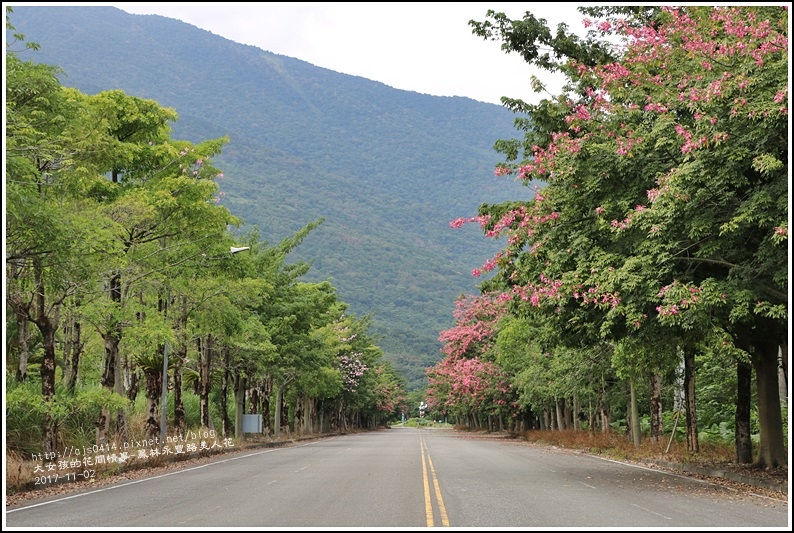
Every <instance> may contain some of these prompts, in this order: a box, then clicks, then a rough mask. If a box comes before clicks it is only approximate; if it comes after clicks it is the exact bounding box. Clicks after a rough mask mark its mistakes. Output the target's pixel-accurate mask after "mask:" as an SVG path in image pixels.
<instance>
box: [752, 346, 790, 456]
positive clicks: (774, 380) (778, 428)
mask: <svg viewBox="0 0 794 533" xmlns="http://www.w3.org/2000/svg"><path fill="white" fill-rule="evenodd" d="M777 355H778V344H777V343H776V342H775V341H774V340H770V339H768V338H766V339H760V340H758V341H757V343H756V350H755V352H754V353H753V367H754V368H755V378H756V389H757V391H756V392H757V395H758V426H759V429H760V433H761V435H760V437H761V439H760V442H759V446H758V458H757V460H756V463H757V464H758V465H759V466H764V467H772V468H775V467H778V466H783V465H786V464H788V455H787V450H786V446H785V440H784V437H783V418H782V415H781V410H780V395H779V394H778V380H779V377H778V364H777Z"/></svg>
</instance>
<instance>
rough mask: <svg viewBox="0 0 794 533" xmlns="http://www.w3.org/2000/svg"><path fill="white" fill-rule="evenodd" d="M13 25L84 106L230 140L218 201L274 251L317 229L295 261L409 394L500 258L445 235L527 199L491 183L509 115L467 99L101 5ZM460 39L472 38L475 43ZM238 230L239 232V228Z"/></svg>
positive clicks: (465, 237)
mask: <svg viewBox="0 0 794 533" xmlns="http://www.w3.org/2000/svg"><path fill="white" fill-rule="evenodd" d="M10 21H11V23H12V24H13V25H14V26H15V28H16V30H17V31H18V32H19V33H22V34H24V35H25V37H26V39H27V40H28V41H33V42H36V43H38V44H39V45H40V50H39V51H37V52H25V53H24V54H22V55H21V57H22V58H23V59H31V60H34V61H36V62H40V63H48V64H53V65H57V66H58V67H60V68H61V69H63V72H64V73H63V75H62V76H61V81H62V83H63V84H64V85H67V86H72V87H76V88H78V89H79V90H81V91H83V92H86V93H88V94H94V93H97V92H101V91H105V90H110V89H121V90H123V91H125V92H127V93H128V94H130V95H134V96H138V97H141V98H149V99H153V100H156V101H157V102H158V103H160V104H161V105H163V106H167V107H172V108H174V109H176V110H177V112H178V113H179V117H180V118H179V121H178V122H177V123H175V124H174V125H173V130H174V136H175V137H178V138H183V139H186V140H190V141H193V142H199V141H202V140H206V139H211V138H217V137H221V136H224V135H228V136H229V138H230V143H229V144H228V145H227V146H226V147H225V148H224V151H223V153H222V154H220V155H219V156H217V157H216V158H215V159H214V164H215V165H216V166H217V167H218V168H220V169H222V170H223V173H224V177H223V178H222V179H220V181H219V183H220V187H221V190H222V192H223V196H222V203H223V204H224V205H226V206H227V207H228V208H229V209H230V210H231V211H232V212H233V213H234V214H236V215H238V216H240V217H241V218H243V219H244V220H245V222H246V228H248V227H251V226H257V227H259V228H260V233H261V235H262V237H263V238H264V239H266V240H267V241H269V242H271V243H272V242H277V241H279V240H281V239H282V238H284V237H287V236H289V235H291V234H292V233H294V232H295V231H297V230H298V229H300V228H301V227H303V226H305V225H306V224H307V223H309V222H312V221H315V220H317V219H320V218H323V219H324V223H323V224H322V225H320V226H319V227H318V228H317V229H315V230H314V231H312V232H311V233H310V234H309V235H308V237H307V238H306V239H305V240H304V242H303V243H302V244H301V246H300V247H298V249H297V250H296V251H295V252H294V253H293V255H294V258H295V260H306V261H310V262H311V263H312V268H311V270H310V271H309V274H308V275H307V277H308V278H309V279H312V280H320V279H327V278H331V279H332V280H333V283H334V285H335V286H336V287H337V289H338V292H339V296H340V298H341V299H342V300H344V301H346V302H348V303H349V304H350V311H351V312H353V313H355V314H358V315H363V314H370V313H371V314H373V315H374V323H373V328H374V330H375V331H374V333H376V334H377V335H379V336H380V341H379V342H380V345H381V347H382V348H383V350H384V353H385V355H386V357H387V358H388V359H390V360H391V361H392V362H394V364H395V366H396V367H397V368H398V369H400V370H401V371H402V372H403V374H404V375H405V376H406V379H407V381H408V384H409V387H411V388H415V387H419V386H421V385H422V384H423V380H424V368H425V367H426V366H429V365H431V364H434V363H435V362H436V361H437V360H438V359H440V352H439V348H440V344H439V342H438V333H439V331H440V330H442V329H445V328H447V327H449V326H451V325H452V311H453V309H454V299H455V297H457V296H458V295H460V294H463V293H471V292H476V282H477V280H476V279H474V278H472V276H471V274H470V273H471V270H472V269H473V268H475V267H478V266H480V265H481V264H482V263H483V262H484V261H485V259H487V258H488V257H490V256H491V255H492V254H493V253H494V252H495V251H496V250H497V244H501V243H493V242H489V241H487V240H486V239H484V237H483V236H482V235H481V233H480V232H479V230H478V229H477V228H475V227H469V226H465V227H463V228H460V229H452V228H450V227H449V222H450V221H451V220H453V219H455V218H457V217H461V216H472V215H474V214H475V213H476V210H477V206H478V205H479V204H481V203H483V202H489V203H490V202H501V201H504V200H507V199H516V198H529V197H531V191H530V190H529V189H527V188H523V187H521V186H520V185H519V184H517V183H514V182H512V181H511V180H510V178H498V177H495V176H494V173H493V168H494V165H495V164H496V163H497V162H498V161H499V160H500V158H499V157H498V156H497V154H496V152H495V151H494V150H493V144H494V142H495V141H496V140H497V139H500V138H509V137H513V133H514V130H513V120H514V118H515V117H514V115H513V114H512V112H510V111H508V110H506V109H504V108H502V107H500V106H496V105H493V104H488V103H483V102H477V101H475V100H472V99H469V98H463V97H437V96H430V95H425V94H420V93H415V92H411V91H403V90H398V89H394V88H391V87H389V86H387V85H385V84H383V83H380V82H376V81H372V80H367V79H365V78H361V77H358V76H350V75H346V74H341V73H338V72H334V71H332V70H328V69H324V68H321V67H317V66H314V65H311V64H309V63H307V62H305V61H301V60H299V59H295V58H290V57H286V56H281V55H277V54H273V53H271V52H267V51H264V50H261V49H259V48H256V47H253V46H248V45H243V44H239V43H235V42H233V41H231V40H228V39H225V38H223V37H220V36H217V35H215V34H212V33H211V32H208V31H205V30H201V29H199V28H196V27H195V26H192V25H190V24H186V23H183V22H180V21H177V20H174V19H169V18H166V17H161V16H157V15H131V14H128V13H126V12H124V11H122V10H120V9H116V8H113V7H96V6H80V7H71V6H68V7H67V6H47V7H38V6H36V7H34V6H18V7H14V12H13V13H12V14H11V16H10ZM472 38H475V37H474V36H473V37H472ZM246 228H243V230H245V229H246Z"/></svg>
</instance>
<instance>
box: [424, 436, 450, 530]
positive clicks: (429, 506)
mask: <svg viewBox="0 0 794 533" xmlns="http://www.w3.org/2000/svg"><path fill="white" fill-rule="evenodd" d="M419 447H420V449H421V450H422V479H423V480H424V484H425V516H426V517H427V527H433V526H434V525H435V519H434V518H433V501H432V497H431V493H430V481H429V479H428V477H427V470H428V467H429V468H430V474H431V475H432V476H433V487H434V488H435V492H436V502H438V511H439V513H440V514H441V525H443V526H447V527H449V518H448V517H447V508H446V507H444V498H442V497H441V489H440V488H439V487H438V478H437V477H436V470H435V468H433V461H431V460H430V453H429V452H428V451H427V444H425V439H424V437H423V436H422V433H421V432H420V433H419Z"/></svg>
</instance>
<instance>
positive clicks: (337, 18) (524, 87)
mask: <svg viewBox="0 0 794 533" xmlns="http://www.w3.org/2000/svg"><path fill="white" fill-rule="evenodd" d="M72 5H80V3H75V4H72ZM86 5H87V4H86ZM91 5H100V4H99V3H94V4H91ZM104 5H108V4H104ZM109 5H113V6H115V7H118V8H120V9H123V10H124V11H126V12H128V13H134V14H157V15H163V16H166V17H170V18H175V19H179V20H182V21H183V22H187V23H188V24H192V25H194V26H197V27H199V28H202V29H205V30H208V31H211V32H212V33H214V34H216V35H220V36H222V37H225V38H227V39H231V40H233V41H235V42H238V43H243V44H248V45H252V46H256V47H258V48H261V49H263V50H267V51H270V52H274V53H277V54H281V55H285V56H289V57H294V58H297V59H301V60H303V61H307V62H309V63H311V64H313V65H316V66H319V67H324V68H328V69H331V70H334V71H337V72H342V73H344V74H351V75H355V76H361V77H364V78H367V79H370V80H375V81H379V82H382V83H385V84H386V85H389V86H391V87H394V88H396V89H404V90H409V91H416V92H420V93H426V94H431V95H434V96H468V97H469V98H473V99H475V100H479V101H481V102H489V103H493V104H500V98H501V97H502V96H508V97H510V98H521V99H523V100H525V101H528V102H533V103H536V102H537V101H538V100H540V99H541V98H542V96H539V95H537V94H535V93H533V92H532V90H531V89H530V88H529V79H530V75H531V74H533V73H535V74H536V75H539V76H541V75H542V79H544V81H546V83H547V86H548V87H549V89H550V90H551V92H552V93H553V94H557V93H558V92H559V88H560V86H561V80H560V79H557V80H554V79H551V78H549V76H548V73H545V72H541V71H533V70H531V69H530V67H529V65H528V64H527V63H526V62H524V60H523V59H522V58H521V57H520V56H519V55H517V54H515V53H513V54H507V53H505V52H503V51H502V50H501V48H500V45H501V42H498V41H486V40H484V39H482V38H480V37H478V36H476V35H474V34H472V28H471V27H470V26H469V24H468V22H469V20H472V19H473V20H476V21H478V22H483V21H485V19H486V17H485V14H486V12H487V11H488V9H493V10H494V11H497V12H504V13H505V14H506V15H507V16H508V17H509V18H510V19H514V20H515V19H522V18H523V16H524V12H526V11H530V12H531V13H532V14H533V15H534V16H535V17H537V18H545V19H546V20H547V21H548V23H549V25H550V27H551V28H552V29H555V28H556V26H557V24H558V23H560V22H565V23H566V24H568V26H569V28H570V29H571V30H572V31H575V32H576V33H579V34H582V35H583V34H584V29H583V27H582V19H583V16H582V15H581V14H580V13H578V12H577V11H576V6H577V5H579V4H568V3H547V2H538V3H536V2H491V3H486V2H451V3H442V2H364V3H354V2H253V3H241V2H227V3H198V2H197V3H180V2H158V3H155V2H144V3H139V2H122V3H116V4H109Z"/></svg>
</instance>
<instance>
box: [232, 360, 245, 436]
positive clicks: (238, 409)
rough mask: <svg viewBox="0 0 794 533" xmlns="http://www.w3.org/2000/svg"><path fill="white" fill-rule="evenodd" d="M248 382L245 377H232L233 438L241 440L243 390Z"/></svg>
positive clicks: (243, 405)
mask: <svg viewBox="0 0 794 533" xmlns="http://www.w3.org/2000/svg"><path fill="white" fill-rule="evenodd" d="M247 385H248V380H247V379H246V377H245V376H241V375H236V376H235V377H234V437H235V438H236V439H242V438H243V415H244V414H245V390H246V389H247Z"/></svg>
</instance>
